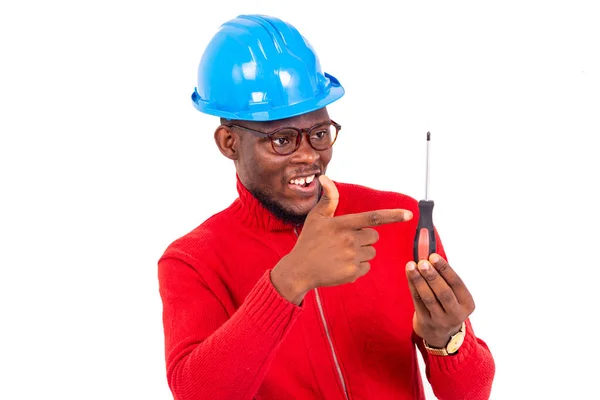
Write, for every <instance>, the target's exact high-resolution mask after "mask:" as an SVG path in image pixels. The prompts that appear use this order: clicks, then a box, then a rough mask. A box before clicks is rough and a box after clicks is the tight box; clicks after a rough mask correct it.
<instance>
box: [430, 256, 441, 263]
mask: <svg viewBox="0 0 600 400" xmlns="http://www.w3.org/2000/svg"><path fill="white" fill-rule="evenodd" d="M438 261H440V256H438V255H437V254H432V255H431V262H434V263H436V262H438Z"/></svg>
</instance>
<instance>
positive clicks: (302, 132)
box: [223, 119, 342, 156]
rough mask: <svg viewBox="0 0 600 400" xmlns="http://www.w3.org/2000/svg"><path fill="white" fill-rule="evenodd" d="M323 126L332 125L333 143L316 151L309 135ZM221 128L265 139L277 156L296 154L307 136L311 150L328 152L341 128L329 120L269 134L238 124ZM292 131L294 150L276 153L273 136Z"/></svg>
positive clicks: (280, 129) (286, 127)
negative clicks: (234, 129) (236, 129)
mask: <svg viewBox="0 0 600 400" xmlns="http://www.w3.org/2000/svg"><path fill="white" fill-rule="evenodd" d="M323 125H332V126H333V127H334V128H335V138H334V139H333V142H331V144H330V145H329V146H328V147H327V148H325V149H316V148H315V147H314V146H313V144H312V143H311V141H310V136H309V135H310V133H311V132H312V130H313V129H316V128H318V127H320V126H323ZM223 126H226V127H228V128H233V127H235V128H241V129H245V130H247V131H248V132H250V133H252V134H254V135H255V136H258V137H262V138H266V139H269V141H270V142H271V148H272V149H273V152H274V153H275V154H277V155H278V156H289V155H290V154H294V153H295V152H296V150H298V149H299V148H300V144H301V143H302V138H303V137H304V136H305V135H306V136H309V137H307V139H306V140H307V141H308V145H309V146H310V147H311V148H313V149H314V150H316V151H325V150H329V149H330V148H331V147H333V144H334V143H335V141H336V140H337V138H338V135H339V133H340V130H341V129H342V126H341V125H340V124H338V123H337V122H335V121H334V120H332V119H330V120H329V122H319V123H318V124H316V125H313V126H311V127H310V128H296V127H294V126H284V127H281V128H277V129H275V130H274V131H271V132H261V131H257V130H256V129H252V128H248V127H246V126H242V125H238V124H223ZM286 129H287V130H293V131H296V132H298V136H297V138H296V146H295V147H294V150H292V151H290V152H289V153H284V154H282V153H278V152H277V150H275V143H273V140H272V139H271V138H272V137H273V136H274V135H275V134H277V133H279V132H281V131H283V130H286Z"/></svg>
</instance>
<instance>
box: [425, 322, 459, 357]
mask: <svg viewBox="0 0 600 400" xmlns="http://www.w3.org/2000/svg"><path fill="white" fill-rule="evenodd" d="M465 333H466V327H465V323H464V322H463V323H462V325H461V326H460V330H459V331H458V332H456V333H455V334H454V335H452V337H451V338H450V340H449V341H448V343H447V344H446V347H442V348H441V349H438V348H435V347H429V346H428V345H427V342H426V341H425V339H423V344H424V345H425V349H426V350H427V352H428V353H429V354H433V355H434V356H451V355H454V354H456V353H458V349H459V348H460V346H461V345H462V344H463V342H464V341H465Z"/></svg>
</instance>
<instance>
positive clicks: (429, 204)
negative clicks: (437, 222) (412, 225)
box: [414, 200, 437, 262]
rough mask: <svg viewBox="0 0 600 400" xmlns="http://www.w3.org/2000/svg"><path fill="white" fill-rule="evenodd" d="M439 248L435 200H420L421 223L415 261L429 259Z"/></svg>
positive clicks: (418, 227) (415, 247)
mask: <svg viewBox="0 0 600 400" xmlns="http://www.w3.org/2000/svg"><path fill="white" fill-rule="evenodd" d="M436 250H437V245H436V240H435V231H434V228H433V200H420V201H419V224H418V225H417V232H416V234H415V245H414V253H415V254H414V256H415V261H416V262H419V261H421V260H428V259H429V255H430V254H432V253H435V252H436Z"/></svg>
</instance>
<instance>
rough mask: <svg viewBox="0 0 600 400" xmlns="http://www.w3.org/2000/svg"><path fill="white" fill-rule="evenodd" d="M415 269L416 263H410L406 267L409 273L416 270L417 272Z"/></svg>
mask: <svg viewBox="0 0 600 400" xmlns="http://www.w3.org/2000/svg"><path fill="white" fill-rule="evenodd" d="M415 267H416V265H415V263H414V262H409V263H408V264H407V265H406V269H408V270H409V271H414V270H415Z"/></svg>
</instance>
